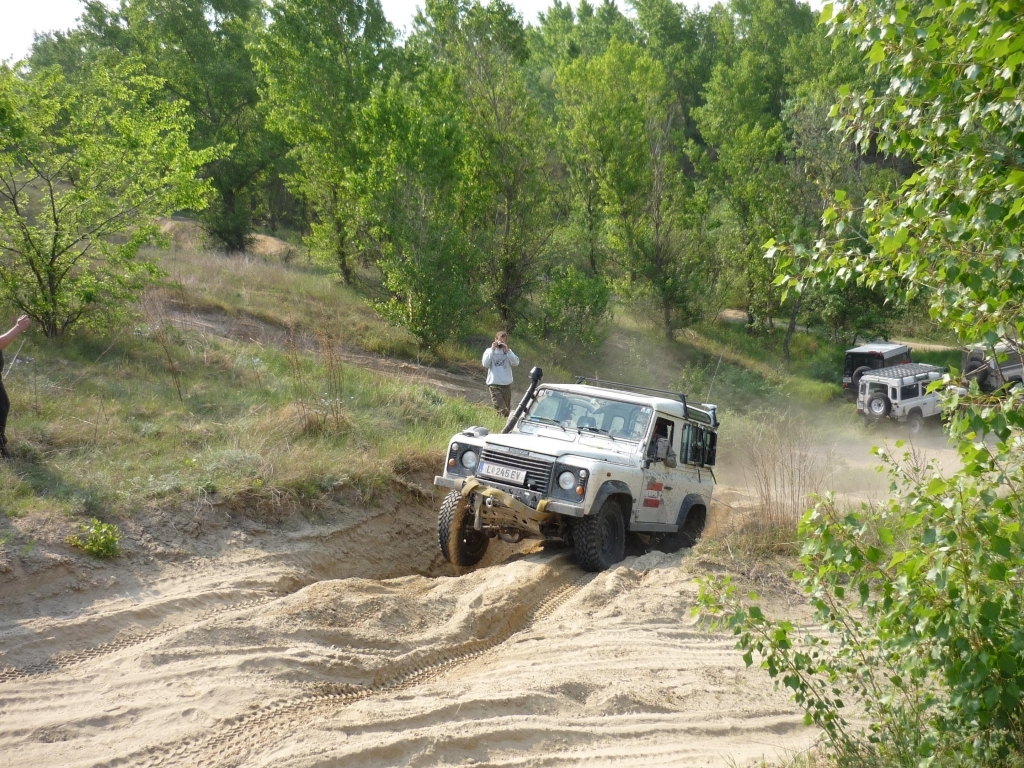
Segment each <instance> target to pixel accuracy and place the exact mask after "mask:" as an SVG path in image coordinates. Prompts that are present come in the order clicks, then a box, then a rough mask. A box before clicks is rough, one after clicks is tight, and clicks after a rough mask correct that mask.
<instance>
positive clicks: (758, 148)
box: [692, 0, 823, 330]
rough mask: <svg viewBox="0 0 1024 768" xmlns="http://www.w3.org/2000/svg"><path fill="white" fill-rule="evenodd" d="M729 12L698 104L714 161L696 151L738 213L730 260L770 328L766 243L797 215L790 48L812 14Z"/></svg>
mask: <svg viewBox="0 0 1024 768" xmlns="http://www.w3.org/2000/svg"><path fill="white" fill-rule="evenodd" d="M728 10H729V11H730V13H728V14H726V15H721V14H719V15H717V16H715V17H714V18H713V19H712V22H714V23H709V26H710V27H711V28H712V29H714V30H715V34H716V46H717V48H716V55H717V58H718V61H717V63H716V64H715V66H714V69H713V71H712V74H711V77H710V79H709V80H708V82H707V85H706V87H705V88H704V92H703V95H704V100H705V103H704V104H703V105H700V106H696V107H694V108H693V110H692V114H693V116H694V120H695V122H696V126H697V128H698V129H699V132H700V137H701V139H702V140H703V142H705V143H706V144H707V145H708V146H709V147H710V153H709V154H711V155H712V156H713V157H714V162H711V161H710V158H709V157H708V156H707V155H705V154H704V153H703V150H702V148H701V147H700V146H698V147H696V148H695V151H693V152H692V157H693V159H694V161H695V162H696V163H697V165H698V167H699V168H700V169H701V170H702V172H704V173H706V174H707V175H708V177H709V178H710V180H711V182H712V184H713V186H714V188H715V190H716V191H717V192H718V194H719V195H721V197H722V198H724V200H725V201H726V202H727V203H728V206H729V209H730V211H731V213H732V230H733V241H734V243H735V245H734V247H733V248H732V249H731V252H730V253H729V254H727V256H726V258H727V261H728V262H729V264H730V267H731V269H730V272H731V275H732V276H733V280H735V281H736V282H737V283H738V284H739V290H741V291H742V292H743V294H744V296H745V303H746V310H747V317H748V322H749V323H750V324H751V326H754V325H755V324H756V325H758V326H761V327H763V328H765V329H767V330H771V329H772V328H773V326H774V322H775V318H776V316H777V314H778V312H779V311H780V309H781V307H780V292H778V291H776V290H775V289H774V288H773V285H772V283H773V279H774V277H775V273H774V270H775V264H774V263H773V262H772V261H770V260H766V259H764V258H763V253H762V249H761V245H762V244H763V243H764V242H765V240H767V239H768V238H769V237H770V236H771V235H772V234H775V233H778V232H780V231H786V232H789V231H791V230H792V229H793V228H794V226H796V222H795V218H797V217H798V214H799V211H798V210H797V208H795V207H794V205H793V203H794V200H795V198H794V193H795V189H794V184H795V183H796V182H797V179H796V178H795V177H794V174H793V171H792V168H791V167H789V161H788V160H787V157H786V153H787V149H788V147H787V136H786V130H785V127H784V126H783V124H782V122H781V116H782V110H783V106H784V105H785V103H786V102H787V101H788V100H789V99H790V98H792V97H793V95H795V94H794V91H795V83H794V82H793V73H792V72H791V70H790V69H789V67H790V66H792V65H793V64H794V61H797V62H798V61H799V57H787V56H786V55H785V54H786V52H787V51H788V50H789V48H790V46H791V45H792V43H793V41H794V40H801V41H803V42H804V43H805V44H806V38H807V36H808V35H810V34H812V33H813V17H812V16H811V13H810V10H809V9H808V8H807V6H805V5H802V4H799V3H796V2H794V0H734V1H733V2H732V3H730V5H729V6H728ZM817 34H819V36H823V35H821V33H820V32H819V33H817Z"/></svg>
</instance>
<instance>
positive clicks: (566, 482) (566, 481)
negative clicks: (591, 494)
mask: <svg viewBox="0 0 1024 768" xmlns="http://www.w3.org/2000/svg"><path fill="white" fill-rule="evenodd" d="M574 485H576V475H574V474H573V473H572V472H563V473H562V474H560V475H559V476H558V487H559V488H561V489H562V490H563V491H568V490H569V489H570V488H572V487H573V486H574Z"/></svg>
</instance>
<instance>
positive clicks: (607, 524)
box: [572, 499, 626, 571]
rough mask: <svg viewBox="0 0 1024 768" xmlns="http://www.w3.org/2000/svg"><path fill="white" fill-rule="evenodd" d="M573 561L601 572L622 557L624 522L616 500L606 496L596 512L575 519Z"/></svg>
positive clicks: (583, 567)
mask: <svg viewBox="0 0 1024 768" xmlns="http://www.w3.org/2000/svg"><path fill="white" fill-rule="evenodd" d="M572 543H573V549H574V550H575V552H576V562H577V563H579V566H580V568H582V569H583V570H585V571H603V570H605V569H607V568H611V567H612V566H613V565H615V564H616V563H618V562H621V561H622V559H623V558H624V557H625V556H626V525H625V523H624V522H623V520H622V509H621V508H620V507H619V505H618V502H616V501H613V500H612V499H608V500H607V501H605V503H604V504H603V505H602V507H601V509H600V511H598V512H597V513H596V514H592V515H587V516H586V517H581V518H579V519H578V520H576V523H575V525H574V526H573V531H572Z"/></svg>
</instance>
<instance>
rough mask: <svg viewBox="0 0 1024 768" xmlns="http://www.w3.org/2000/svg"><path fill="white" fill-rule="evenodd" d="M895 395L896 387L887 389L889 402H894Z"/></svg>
mask: <svg viewBox="0 0 1024 768" xmlns="http://www.w3.org/2000/svg"><path fill="white" fill-rule="evenodd" d="M896 393H897V390H896V387H890V388H889V399H890V400H895V399H896Z"/></svg>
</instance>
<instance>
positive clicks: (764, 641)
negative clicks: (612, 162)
mask: <svg viewBox="0 0 1024 768" xmlns="http://www.w3.org/2000/svg"><path fill="white" fill-rule="evenodd" d="M1020 11H1021V7H1020V6H1019V4H1015V3H989V2H983V1H981V0H949V1H948V2H940V3H930V4H924V3H906V2H896V3H891V2H888V0H862V1H861V2H857V3H849V4H844V5H836V6H831V5H829V6H826V8H825V10H824V11H823V19H824V20H825V21H826V22H828V23H829V24H830V26H831V28H832V31H833V32H834V33H836V34H850V35H851V36H852V38H853V40H854V41H855V42H856V44H857V46H858V48H859V50H860V51H861V52H862V53H863V55H864V56H865V57H866V59H867V61H868V63H869V64H870V65H871V66H872V68H873V69H874V73H873V74H874V75H875V76H876V77H877V82H879V83H881V84H882V85H881V87H880V88H878V89H869V88H867V89H859V88H848V89H846V90H845V91H844V95H843V97H842V99H841V100H840V102H839V103H838V104H837V105H836V107H835V115H836V116H837V117H838V118H839V122H840V125H841V126H843V127H845V129H846V134H845V135H846V136H847V137H848V138H850V139H852V140H854V141H855V142H857V143H858V144H860V146H861V147H862V148H866V147H868V146H869V145H877V146H878V147H879V149H880V150H881V151H883V152H889V153H894V154H896V155H899V156H902V157H903V158H905V159H906V160H907V161H910V162H912V163H913V164H914V165H915V166H916V170H915V172H914V173H913V174H912V175H911V176H910V177H909V178H908V179H907V180H906V181H905V182H903V183H902V184H901V185H899V186H894V187H887V188H885V189H882V190H881V191H876V192H873V193H870V194H868V195H867V196H866V197H865V198H864V199H863V200H856V199H852V198H848V199H842V198H839V197H837V200H836V204H835V206H833V207H830V208H829V209H827V210H826V212H825V216H824V219H825V222H826V224H827V225H828V231H827V233H826V236H825V237H823V238H821V239H820V241H819V242H817V243H816V244H815V247H814V250H813V253H812V254H811V257H810V258H808V259H801V258H797V257H796V256H795V255H794V253H793V251H794V250H795V249H789V248H787V249H785V250H783V251H781V252H780V255H781V257H780V261H781V262H782V266H783V267H784V268H785V269H787V270H789V272H788V273H787V274H783V275H782V276H781V278H780V279H779V283H780V285H784V286H786V287H787V288H797V287H802V286H805V285H809V284H818V285H822V284H824V285H838V284H844V283H848V282H849V281H850V280H856V281H857V282H858V283H859V284H860V285H865V286H868V287H874V286H880V285H885V286H886V287H887V290H889V291H893V292H895V293H896V294H897V295H899V296H900V297H902V298H903V299H904V300H907V301H908V302H909V301H911V300H913V299H915V298H916V299H918V300H922V299H923V300H924V301H926V302H927V303H928V304H929V307H930V314H931V316H932V317H933V318H934V319H935V320H936V321H938V323H939V324H940V325H941V326H942V327H944V328H946V329H949V330H953V331H955V332H956V333H958V334H959V335H960V337H961V338H963V339H965V340H971V341H973V340H976V339H983V340H984V341H986V342H987V343H990V344H994V343H995V342H996V341H999V340H1000V339H1002V340H1005V341H1007V342H1008V343H1010V344H1011V345H1013V344H1016V343H1017V342H1018V340H1019V338H1020V334H1021V332H1022V331H1024V310H1022V307H1024V269H1022V268H1021V260H1020V248H1021V238H1022V236H1024V235H1022V228H1021V224H1022V223H1024V222H1022V221H1021V218H1020V217H1021V216H1022V214H1024V198H1022V196H1021V194H1020V191H1021V187H1022V186H1024V171H1022V170H1021V168H1022V167H1024V149H1022V147H1024V142H1022V138H1024V115H1022V113H1021V110H1020V109H1019V108H1018V100H1019V92H1020V82H1021V65H1022V64H1024V38H1022V36H1021V34H1020V31H1021V22H1020V18H1021V15H1020ZM851 230H852V231H853V232H854V233H855V235H854V236H850V234H849V233H850V231H851ZM947 381H951V377H949V378H947ZM944 405H945V408H946V410H947V412H948V414H949V421H948V425H949V431H950V438H951V441H952V443H953V444H954V445H955V446H956V448H957V451H958V454H959V459H960V468H959V469H958V470H956V471H954V472H952V473H944V472H943V471H942V470H941V469H940V468H939V467H937V466H931V465H930V466H921V465H920V463H916V462H915V461H914V459H913V456H911V455H908V456H907V457H905V460H904V461H903V462H902V463H900V464H897V463H896V462H893V461H892V460H891V459H890V458H889V457H887V456H885V455H884V454H883V458H885V459H886V461H887V462H888V463H889V464H890V466H891V467H892V469H893V473H892V476H893V491H894V493H893V497H892V498H891V499H890V500H889V502H888V503H887V504H885V505H883V506H882V507H881V508H880V509H879V508H871V507H867V506H864V507H862V508H861V509H859V510H843V509H838V508H837V507H836V505H835V503H834V502H833V500H831V499H825V500H823V502H822V503H820V504H819V505H817V507H816V508H815V509H814V510H813V511H811V512H810V513H808V514H807V515H806V516H805V518H804V520H803V522H802V524H801V538H802V540H803V542H804V543H803V553H802V559H803V562H804V569H803V574H802V576H801V582H802V584H803V586H804V588H805V589H806V591H807V592H808V594H809V595H810V596H811V598H812V600H813V603H814V605H815V608H816V609H817V612H818V618H819V619H820V620H821V622H822V624H823V627H824V630H825V632H824V633H821V634H813V635H809V636H806V637H805V638H804V639H803V641H801V640H800V639H799V638H798V637H797V636H796V633H795V630H794V627H793V625H792V624H791V623H790V622H787V621H781V620H780V621H773V620H770V619H769V618H767V617H765V616H764V615H763V614H762V612H761V611H760V609H759V608H758V607H757V606H750V605H747V604H744V603H743V602H741V601H740V600H739V599H738V596H737V595H736V593H735V590H733V589H731V588H730V585H725V584H722V583H721V582H712V583H710V584H709V585H708V587H707V589H706V590H705V593H704V595H705V596H704V602H705V605H706V606H707V607H708V608H709V609H710V610H711V611H712V612H714V613H718V614H719V615H720V616H722V617H723V618H724V620H725V621H727V622H728V624H729V625H730V626H732V627H733V628H734V630H735V632H736V634H737V635H738V637H739V643H740V646H741V647H742V648H743V649H744V651H745V659H746V661H747V663H748V664H752V663H753V661H754V656H755V654H756V655H757V656H758V658H759V659H760V661H761V664H762V666H763V667H764V668H765V669H766V670H767V671H768V673H769V674H771V675H772V676H773V677H777V678H779V680H780V681H781V682H782V684H784V685H785V686H787V687H789V688H790V689H792V690H793V692H794V696H795V697H796V699H797V701H798V702H800V703H801V704H802V705H803V706H804V708H805V710H806V712H807V719H808V721H810V722H815V723H817V724H819V725H820V726H821V727H822V728H824V730H825V733H826V735H827V736H828V737H829V738H830V740H831V742H832V744H833V746H834V747H835V748H836V750H837V751H838V752H839V757H840V760H841V762H842V763H846V764H862V765H899V766H942V765H949V766H953V765H956V766H979V767H980V766H990V765H1011V764H1017V763H1019V760H1020V758H1021V755H1024V736H1022V734H1024V707H1022V703H1024V702H1022V699H1024V620H1022V616H1024V604H1022V603H1024V599H1022V595H1024V592H1022V590H1021V583H1022V570H1021V563H1022V562H1024V535H1022V528H1021V522H1022V520H1024V496H1022V493H1021V489H1022V488H1024V451H1021V445H1022V441H1024V393H1022V390H1021V388H1020V387H1015V388H1007V389H1004V390H1002V391H999V392H996V393H993V394H991V395H984V394H982V393H980V392H979V391H978V389H977V387H976V386H973V385H972V387H971V388H970V389H969V390H962V389H950V390H948V391H947V392H946V393H945V397H944ZM851 710H852V711H854V712H857V718H858V719H859V718H860V717H861V712H866V713H867V714H868V716H869V718H870V719H869V722H868V724H867V727H866V728H865V729H861V728H858V727H857V726H856V725H855V724H853V723H851V721H850V718H848V717H847V716H846V715H845V713H846V712H847V711H851ZM1011 753H1012V754H1013V755H1015V757H1011Z"/></svg>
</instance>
